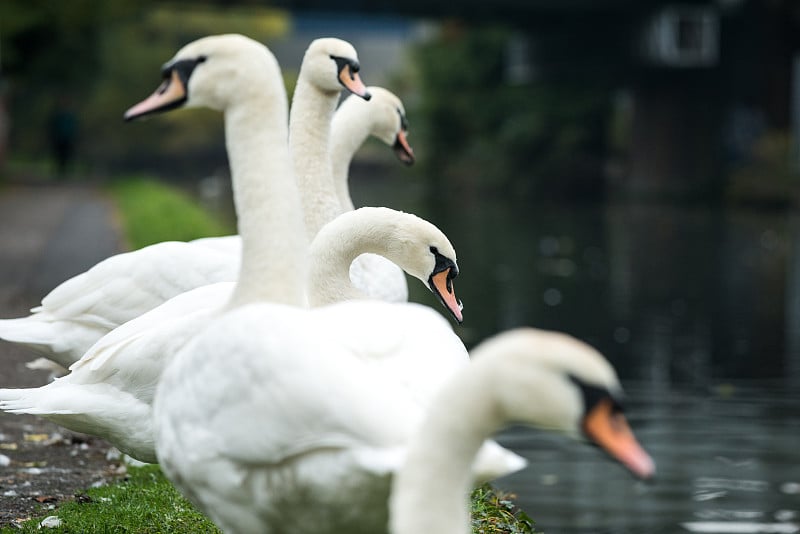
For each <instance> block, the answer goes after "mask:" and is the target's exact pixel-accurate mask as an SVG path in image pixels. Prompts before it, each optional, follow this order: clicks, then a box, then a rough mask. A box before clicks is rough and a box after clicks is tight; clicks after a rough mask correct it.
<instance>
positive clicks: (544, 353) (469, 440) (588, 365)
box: [390, 328, 655, 534]
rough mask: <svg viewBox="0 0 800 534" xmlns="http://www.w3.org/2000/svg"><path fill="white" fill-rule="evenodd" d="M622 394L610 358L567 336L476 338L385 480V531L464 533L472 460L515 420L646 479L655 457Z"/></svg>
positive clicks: (519, 333)
mask: <svg viewBox="0 0 800 534" xmlns="http://www.w3.org/2000/svg"><path fill="white" fill-rule="evenodd" d="M620 396H621V389H620V385H619V382H618V380H617V377H616V374H615V373H614V370H613V368H612V367H611V366H610V365H609V363H608V362H607V361H606V360H605V359H604V358H603V357H602V356H601V355H600V354H599V353H598V352H597V351H595V350H594V349H592V348H591V347H589V346H588V345H586V344H584V343H582V342H580V341H578V340H576V339H574V338H572V337H570V336H567V335H564V334H560V333H556V332H546V331H542V330H534V329H532V328H520V329H516V330H511V331H507V332H504V333H501V334H499V335H497V336H495V337H494V338H491V339H489V340H487V341H485V342H483V343H481V344H480V345H478V346H477V347H476V348H475V349H473V350H472V352H471V362H470V365H469V366H467V367H465V368H464V369H462V370H461V371H460V372H459V373H458V374H456V375H455V376H453V377H452V379H451V380H450V381H449V382H448V383H447V385H446V386H445V387H444V388H442V390H441V391H439V393H438V394H437V395H436V396H435V397H434V399H433V402H432V403H431V407H430V409H429V410H428V413H427V414H426V418H425V422H424V423H423V424H422V427H421V429H420V430H419V432H417V434H416V435H415V436H414V438H413V439H412V440H411V441H410V443H409V445H408V454H407V457H406V459H405V463H404V465H403V467H402V469H400V471H399V474H398V475H397V476H395V478H394V482H393V486H392V494H391V500H390V507H391V532H392V534H468V533H469V532H471V529H470V524H469V520H468V518H469V507H468V497H469V491H470V490H471V488H472V486H473V477H472V473H471V470H470V466H471V464H472V462H473V460H474V458H475V455H476V453H477V452H478V450H479V448H480V446H481V444H482V443H483V441H484V440H485V439H486V438H487V437H489V436H491V435H493V434H494V433H496V432H498V431H499V430H501V429H502V428H503V427H505V426H507V425H510V424H514V423H525V424H530V425H533V426H536V427H539V428H542V429H544V430H548V431H554V432H561V433H564V434H566V435H568V436H571V437H574V438H581V437H584V438H587V439H588V440H590V441H591V442H592V443H594V444H596V445H598V446H600V447H601V448H602V449H604V450H605V451H606V452H607V453H608V454H609V455H610V456H611V457H612V458H613V459H615V460H617V461H618V462H620V463H622V464H623V465H624V466H625V467H626V468H628V469H629V470H630V471H631V472H632V473H633V474H634V475H636V476H637V477H639V478H643V479H647V478H650V477H652V476H653V475H654V474H655V464H654V463H653V461H652V459H651V458H650V456H649V455H648V454H647V453H646V452H645V451H644V450H643V449H642V448H641V446H640V445H639V444H638V442H637V441H636V438H635V437H634V435H633V433H632V432H631V430H630V428H629V427H628V423H627V422H626V420H625V417H624V416H623V415H622V412H621V409H620V404H619V402H620V400H619V399H620ZM432 498H433V500H434V503H435V504H434V505H432V504H431V499H432ZM530 513H531V514H533V515H534V516H535V514H536V511H535V510H530Z"/></svg>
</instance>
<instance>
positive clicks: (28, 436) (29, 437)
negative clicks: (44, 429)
mask: <svg viewBox="0 0 800 534" xmlns="http://www.w3.org/2000/svg"><path fill="white" fill-rule="evenodd" d="M22 437H23V438H24V439H25V441H33V442H34V443H37V442H39V441H44V440H46V439H47V438H49V437H50V434H23V435H22Z"/></svg>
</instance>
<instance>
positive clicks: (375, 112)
mask: <svg viewBox="0 0 800 534" xmlns="http://www.w3.org/2000/svg"><path fill="white" fill-rule="evenodd" d="M367 90H368V91H369V93H370V94H371V95H372V99H371V100H370V101H369V102H363V101H361V102H360V104H361V105H362V106H369V108H370V109H369V110H365V111H369V112H370V117H371V118H372V124H371V129H370V135H372V136H374V137H377V138H378V139H380V140H381V141H383V142H384V143H386V144H387V145H389V146H390V147H392V149H393V150H394V153H395V155H396V156H397V159H399V160H400V161H402V162H403V163H405V164H406V165H412V164H413V163H414V150H413V149H412V148H411V145H409V144H408V119H407V118H406V110H405V108H404V107H403V102H401V101H400V99H399V98H397V96H396V95H395V94H394V93H392V92H391V91H387V90H386V89H384V88H382V87H374V86H370V87H368V88H367ZM347 100H357V99H352V98H348V99H347ZM346 102H347V101H345V102H344V103H346ZM344 103H343V104H342V105H344Z"/></svg>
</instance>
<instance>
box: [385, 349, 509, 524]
mask: <svg viewBox="0 0 800 534" xmlns="http://www.w3.org/2000/svg"><path fill="white" fill-rule="evenodd" d="M486 367H487V366H485V365H480V364H479V362H473V363H472V364H471V365H469V366H468V367H467V368H466V369H464V370H463V371H462V372H460V373H458V374H456V375H455V376H454V377H453V378H452V380H450V381H449V382H448V383H447V384H446V385H445V387H444V388H442V390H441V391H440V393H439V394H438V395H437V397H436V401H435V402H433V403H431V404H430V406H431V407H430V409H429V412H428V414H427V416H426V419H425V422H424V423H423V425H422V426H421V427H420V429H419V432H418V433H417V434H416V435H415V436H414V437H413V438H412V440H411V442H410V444H409V451H408V456H407V457H406V461H405V464H404V466H403V468H402V469H401V470H400V471H399V472H398V473H397V474H395V480H394V483H393V487H392V495H391V498H390V507H391V508H390V515H391V522H390V525H391V529H390V531H391V533H392V534H419V533H421V532H436V533H437V534H468V533H469V532H470V531H471V530H470V526H469V510H468V506H467V502H468V496H469V492H470V490H471V489H472V486H473V483H474V481H473V479H472V475H471V473H472V469H471V467H472V462H473V460H474V459H475V456H476V454H477V453H478V450H479V449H480V447H481V445H482V443H483V441H484V440H485V439H486V438H487V437H488V436H490V435H491V434H493V433H495V432H496V431H497V430H498V429H499V428H500V427H501V426H502V422H503V421H501V420H500V419H501V418H500V417H499V413H498V408H497V406H496V405H495V403H493V402H487V399H489V400H490V401H491V398H492V395H491V392H492V390H493V389H494V387H495V386H497V387H503V385H502V384H495V382H496V380H495V378H494V376H493V373H492V372H491V369H487V368H486ZM481 368H483V369H481ZM432 495H435V496H436V506H435V507H432V506H430V499H431V496H432Z"/></svg>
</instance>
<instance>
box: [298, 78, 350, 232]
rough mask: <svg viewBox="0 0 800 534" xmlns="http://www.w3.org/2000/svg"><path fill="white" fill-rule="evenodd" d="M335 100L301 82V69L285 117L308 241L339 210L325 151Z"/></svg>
mask: <svg viewBox="0 0 800 534" xmlns="http://www.w3.org/2000/svg"><path fill="white" fill-rule="evenodd" d="M338 98H339V93H325V92H323V91H321V90H320V89H318V88H317V87H315V86H314V85H312V84H311V83H310V82H308V81H307V80H305V79H304V77H303V73H302V68H301V72H300V78H299V79H298V81H297V86H296V87H295V91H294V97H293V99H292V109H291V113H290V115H289V141H290V142H289V145H290V149H291V154H292V161H293V162H294V170H295V175H296V178H297V184H298V186H299V188H300V192H301V195H302V202H303V213H304V215H305V225H306V232H307V234H308V238H309V240H310V239H313V238H314V236H315V235H316V234H317V232H318V231H319V230H320V228H322V227H323V226H324V225H325V223H327V222H328V221H330V220H331V219H333V218H334V217H336V216H337V215H338V214H339V213H341V211H342V210H341V208H340V206H339V200H338V198H337V196H336V189H335V188H334V185H333V170H332V167H331V160H330V156H329V152H328V149H329V144H330V128H331V120H332V119H333V113H334V111H335V109H336V102H337V100H338Z"/></svg>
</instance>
